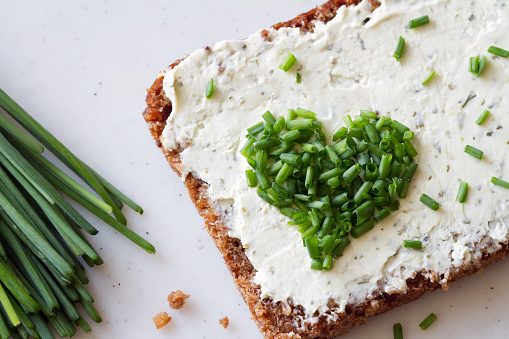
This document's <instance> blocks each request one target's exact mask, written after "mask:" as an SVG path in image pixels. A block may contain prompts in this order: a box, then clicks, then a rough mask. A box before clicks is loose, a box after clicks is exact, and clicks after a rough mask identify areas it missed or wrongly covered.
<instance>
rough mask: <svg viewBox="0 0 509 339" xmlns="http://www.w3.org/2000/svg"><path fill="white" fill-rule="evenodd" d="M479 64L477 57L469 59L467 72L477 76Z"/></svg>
mask: <svg viewBox="0 0 509 339" xmlns="http://www.w3.org/2000/svg"><path fill="white" fill-rule="evenodd" d="M480 62H481V61H480V59H479V57H471V58H470V59H469V62H468V71H469V72H472V73H475V74H477V71H479V63H480Z"/></svg>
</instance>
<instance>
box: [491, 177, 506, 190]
mask: <svg viewBox="0 0 509 339" xmlns="http://www.w3.org/2000/svg"><path fill="white" fill-rule="evenodd" d="M491 183H492V184H495V185H497V186H501V187H504V188H507V189H509V182H507V181H504V180H502V179H500V178H495V177H491Z"/></svg>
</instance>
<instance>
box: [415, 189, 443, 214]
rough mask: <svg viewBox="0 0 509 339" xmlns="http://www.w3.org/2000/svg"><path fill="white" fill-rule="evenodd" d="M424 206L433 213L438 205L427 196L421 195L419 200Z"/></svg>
mask: <svg viewBox="0 0 509 339" xmlns="http://www.w3.org/2000/svg"><path fill="white" fill-rule="evenodd" d="M419 200H420V201H421V202H422V203H423V204H424V205H426V206H428V207H429V208H431V209H432V210H433V211H436V210H437V209H438V208H439V207H440V204H439V203H438V202H436V201H435V200H433V199H431V198H430V197H429V196H428V195H427V194H425V193H423V194H421V198H420V199H419Z"/></svg>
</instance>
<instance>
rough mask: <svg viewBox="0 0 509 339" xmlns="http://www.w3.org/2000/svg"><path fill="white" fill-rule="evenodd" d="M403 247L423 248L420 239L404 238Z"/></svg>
mask: <svg viewBox="0 0 509 339" xmlns="http://www.w3.org/2000/svg"><path fill="white" fill-rule="evenodd" d="M403 247H406V248H414V249H416V250H420V249H422V242H421V241H419V240H403Z"/></svg>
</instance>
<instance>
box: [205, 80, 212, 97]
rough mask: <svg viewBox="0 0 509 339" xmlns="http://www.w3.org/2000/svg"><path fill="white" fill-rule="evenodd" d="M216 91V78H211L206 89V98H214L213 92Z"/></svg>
mask: <svg viewBox="0 0 509 339" xmlns="http://www.w3.org/2000/svg"><path fill="white" fill-rule="evenodd" d="M213 93H214V80H212V78H210V80H209V82H207V88H206V90H205V98H207V99H210V98H212V94H213Z"/></svg>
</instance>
